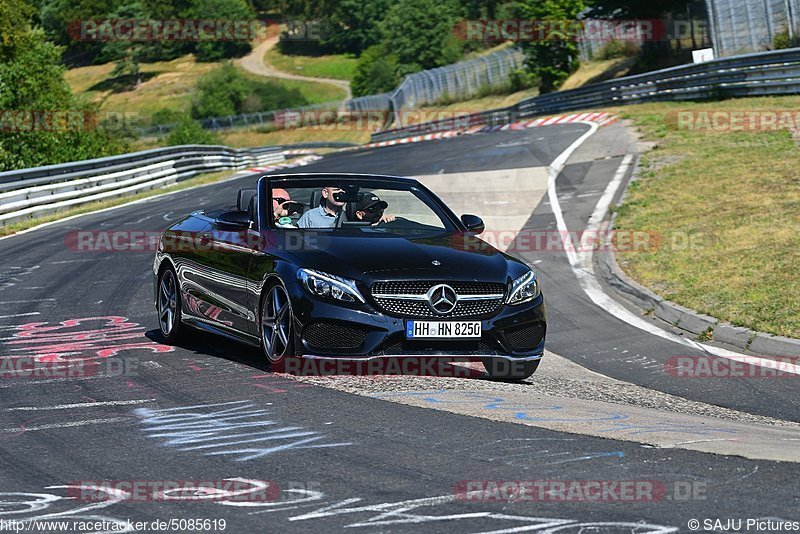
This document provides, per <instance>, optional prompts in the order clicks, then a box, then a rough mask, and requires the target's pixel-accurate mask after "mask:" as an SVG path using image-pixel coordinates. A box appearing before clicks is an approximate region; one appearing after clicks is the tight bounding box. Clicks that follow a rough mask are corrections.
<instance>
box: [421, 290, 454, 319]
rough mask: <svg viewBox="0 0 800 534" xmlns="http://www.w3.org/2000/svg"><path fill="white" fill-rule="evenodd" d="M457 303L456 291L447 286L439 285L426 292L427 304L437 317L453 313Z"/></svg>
mask: <svg viewBox="0 0 800 534" xmlns="http://www.w3.org/2000/svg"><path fill="white" fill-rule="evenodd" d="M457 302H458V295H457V294H456V291H455V290H454V289H453V288H452V287H450V286H448V285H447V284H439V285H436V286H433V287H432V288H430V289H429V290H428V304H429V305H430V307H431V309H432V310H433V311H434V312H436V313H438V314H439V315H446V314H448V313H450V312H451V311H453V309H454V308H455V307H456V303H457Z"/></svg>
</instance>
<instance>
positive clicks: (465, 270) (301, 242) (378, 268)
mask: <svg viewBox="0 0 800 534" xmlns="http://www.w3.org/2000/svg"><path fill="white" fill-rule="evenodd" d="M281 237H284V238H285V239H280V238H279V239H278V241H277V242H275V245H276V246H277V247H279V248H280V249H282V250H283V251H286V252H289V253H290V254H292V255H293V256H294V257H295V261H296V263H297V265H298V266H301V267H306V268H309V269H315V270H319V271H323V272H327V273H331V274H336V275H339V276H344V277H346V278H351V279H360V280H363V281H364V282H366V283H370V282H371V281H373V280H401V279H412V278H413V279H420V280H444V281H446V280H480V281H486V282H490V281H491V282H500V283H506V282H507V281H508V278H509V276H511V277H516V276H519V275H521V274H522V273H524V272H525V271H526V270H527V267H526V266H525V265H524V264H523V263H522V262H520V261H518V260H515V259H514V258H511V257H510V256H507V255H506V254H503V253H502V252H500V251H498V250H497V249H495V248H494V247H492V246H491V245H489V244H487V243H486V242H485V241H482V240H480V239H478V238H477V237H475V236H474V235H471V234H443V235H439V236H435V237H406V236H398V235H366V236H365V235H359V236H351V235H341V234H337V233H334V232H285V233H283V235H282V236H281Z"/></svg>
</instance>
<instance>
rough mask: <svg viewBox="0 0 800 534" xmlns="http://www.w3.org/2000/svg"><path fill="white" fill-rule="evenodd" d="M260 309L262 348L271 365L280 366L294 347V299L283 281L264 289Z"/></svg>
mask: <svg viewBox="0 0 800 534" xmlns="http://www.w3.org/2000/svg"><path fill="white" fill-rule="evenodd" d="M260 310H261V314H260V315H261V317H260V320H259V330H260V332H261V336H260V338H261V350H262V351H263V352H264V356H266V358H267V361H268V362H269V364H270V365H271V366H273V367H275V366H280V365H282V364H283V360H284V358H286V357H287V356H289V355H292V351H293V348H294V334H293V333H292V325H293V324H294V315H293V313H292V301H291V300H290V299H289V295H288V294H287V293H286V289H285V288H284V287H283V285H282V284H281V283H276V284H274V285H272V286H271V287H269V288H268V289H267V290H266V291H264V294H263V295H262V296H261V307H260Z"/></svg>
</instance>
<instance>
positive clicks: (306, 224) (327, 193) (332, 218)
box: [297, 187, 345, 228]
mask: <svg viewBox="0 0 800 534" xmlns="http://www.w3.org/2000/svg"><path fill="white" fill-rule="evenodd" d="M343 192H344V190H343V189H340V188H338V187H323V188H322V200H321V201H320V204H319V206H317V207H316V208H312V209H309V210H308V211H307V212H305V213H304V214H303V216H302V217H300V220H299V221H297V226H299V227H300V228H333V227H334V226H336V217H337V216H338V215H339V213H340V212H341V211H342V209H343V208H344V205H345V202H339V201H338V200H336V199H334V198H333V195H334V194H335V193H343Z"/></svg>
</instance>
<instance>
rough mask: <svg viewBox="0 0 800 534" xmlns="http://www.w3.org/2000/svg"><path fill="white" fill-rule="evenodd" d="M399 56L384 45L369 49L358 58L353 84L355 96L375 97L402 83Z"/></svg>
mask: <svg viewBox="0 0 800 534" xmlns="http://www.w3.org/2000/svg"><path fill="white" fill-rule="evenodd" d="M397 67H398V65H397V56H395V55H394V54H389V53H387V52H386V49H385V47H384V46H382V45H374V46H371V47H369V48H367V49H366V50H365V51H364V53H363V54H361V57H360V58H358V64H357V65H356V72H355V74H354V75H353V82H352V84H351V86H352V89H353V95H354V96H365V95H375V94H378V93H385V92H387V91H391V90H392V89H394V88H395V87H397V84H398V83H400V77H399V76H398V75H397Z"/></svg>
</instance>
